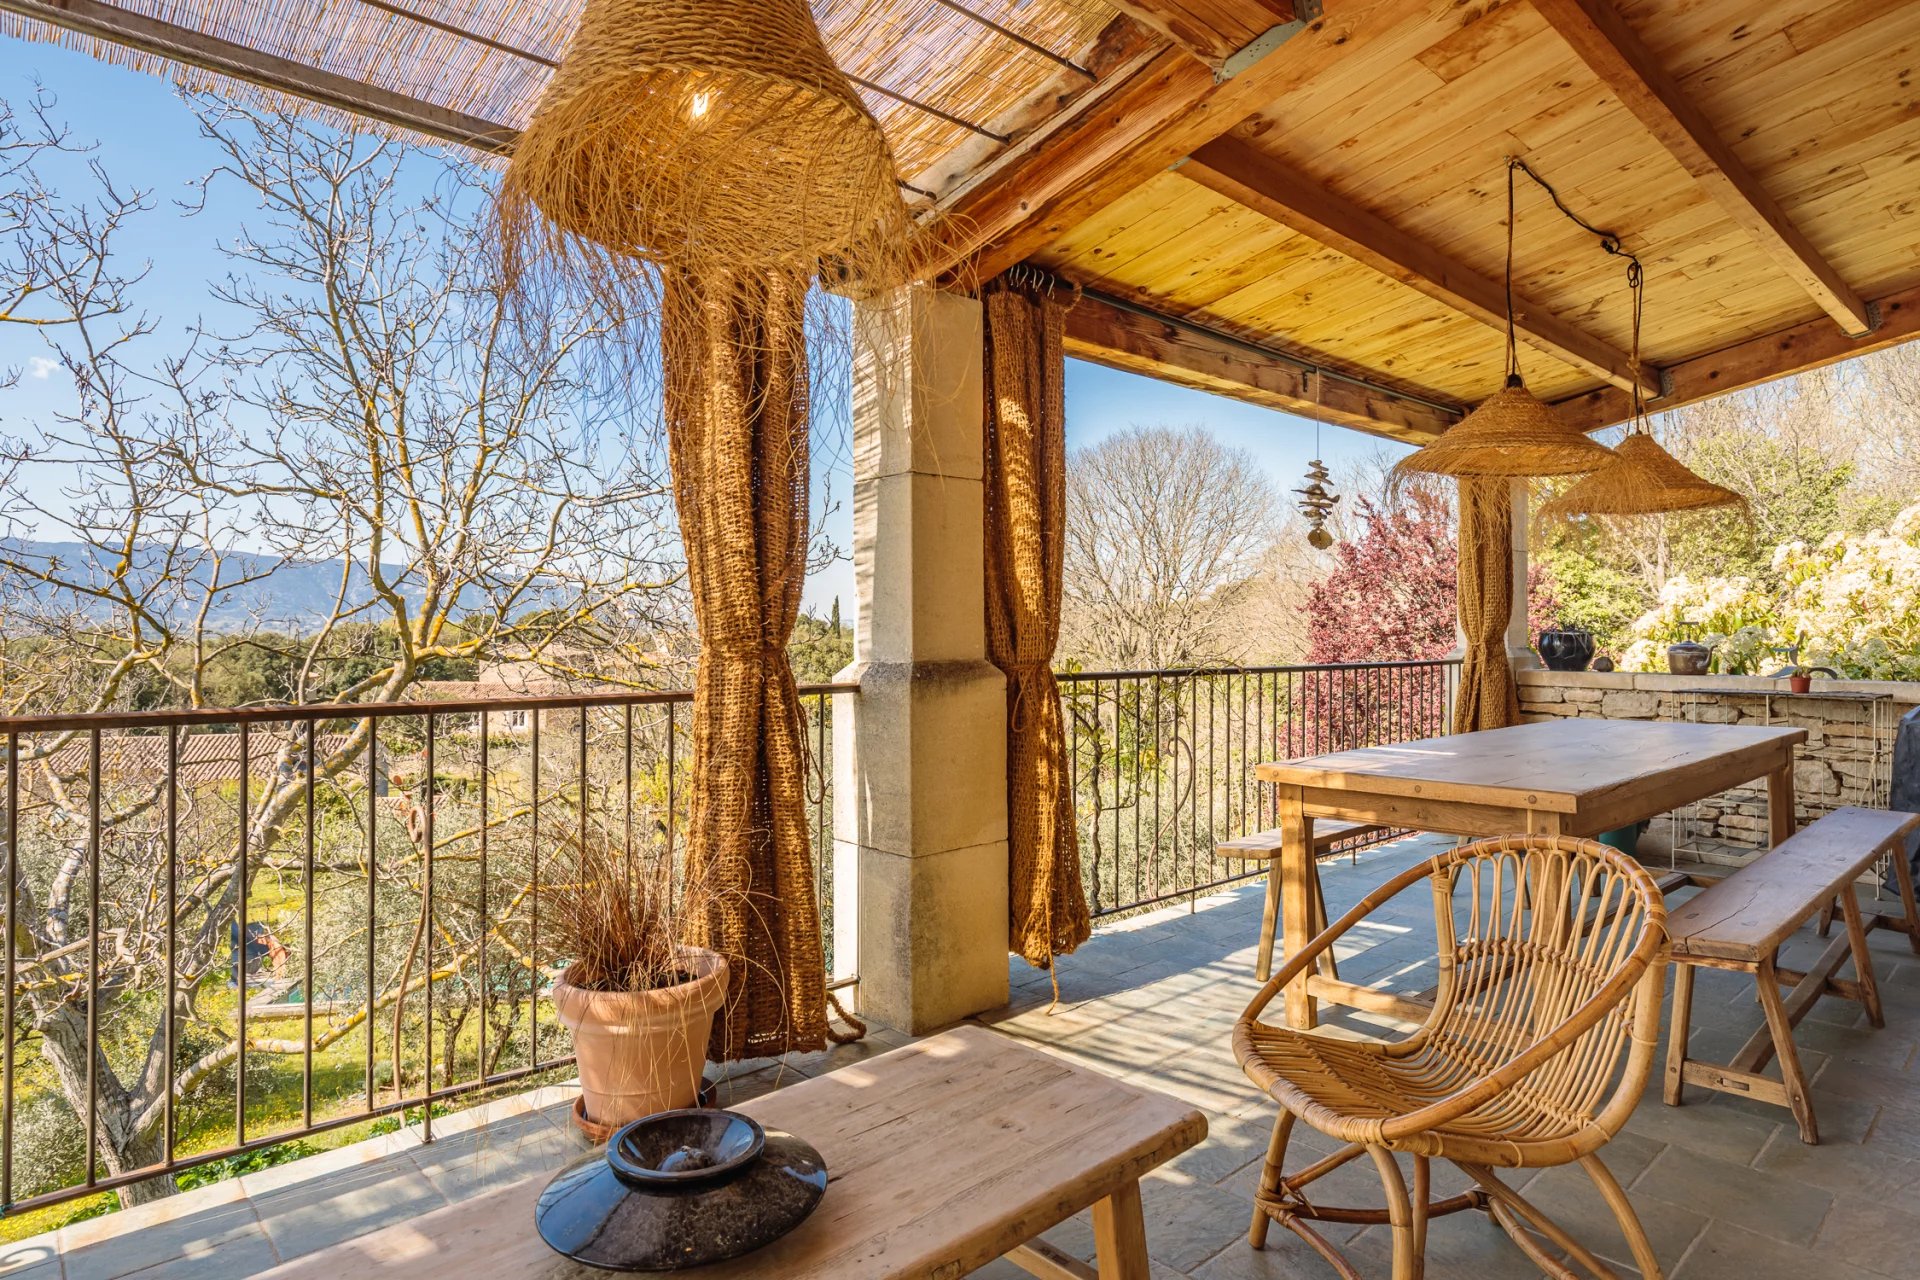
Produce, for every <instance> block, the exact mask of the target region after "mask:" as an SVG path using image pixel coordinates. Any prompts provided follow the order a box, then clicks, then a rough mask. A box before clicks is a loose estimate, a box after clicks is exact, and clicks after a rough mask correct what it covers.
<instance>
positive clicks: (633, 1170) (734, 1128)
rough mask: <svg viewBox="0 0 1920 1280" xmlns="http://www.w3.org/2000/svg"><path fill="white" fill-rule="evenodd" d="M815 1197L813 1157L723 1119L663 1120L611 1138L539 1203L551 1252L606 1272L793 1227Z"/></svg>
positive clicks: (665, 1262) (739, 1250)
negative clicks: (604, 1147)
mask: <svg viewBox="0 0 1920 1280" xmlns="http://www.w3.org/2000/svg"><path fill="white" fill-rule="evenodd" d="M826 1189H827V1167H826V1163H825V1162H824V1161H823V1160H821V1158H820V1153H819V1152H817V1151H815V1150H814V1149H813V1148H812V1147H810V1146H808V1145H807V1144H806V1143H805V1142H803V1141H801V1140H800V1139H798V1138H795V1137H793V1136H792V1135H791V1134H785V1133H780V1132H778V1131H771V1130H762V1129H761V1127H760V1126H759V1125H758V1124H756V1123H754V1122H753V1121H752V1120H751V1119H749V1118H748V1117H746V1116H742V1115H737V1114H735V1113H733V1112H730V1111H701V1110H687V1111H663V1112H660V1113H659V1114H657V1115H652V1116H643V1117H642V1118H640V1119H638V1120H635V1121H634V1122H633V1123H632V1124H629V1125H627V1126H626V1127H624V1128H622V1129H621V1130H619V1131H618V1132H617V1133H615V1134H614V1136H613V1138H612V1139H611V1140H610V1141H609V1142H608V1143H607V1146H606V1149H605V1150H604V1151H599V1150H596V1151H590V1152H588V1153H587V1154H585V1155H583V1156H581V1157H580V1158H579V1159H578V1160H576V1161H574V1162H573V1163H572V1164H571V1165H568V1166H567V1167H566V1168H565V1169H563V1170H561V1171H560V1173H559V1174H558V1175H556V1176H555V1177H554V1179H553V1181H552V1182H550V1183H548V1184H547V1189H546V1190H545V1191H543V1192H542V1193H541V1194H540V1201H539V1204H538V1205H536V1206H535V1208H534V1214H533V1217H534V1225H535V1227H536V1229H537V1230H538V1231H539V1232H540V1237H541V1239H543V1240H545V1241H546V1242H547V1244H548V1245H550V1246H551V1247H552V1248H553V1249H554V1250H555V1251H556V1252H559V1253H563V1254H565V1255H566V1256H567V1257H569V1258H572V1259H574V1260H575V1261H578V1262H584V1263H586V1264H587V1265H589V1266H594V1267H601V1268H604V1269H606V1270H609V1271H678V1270H681V1269H682V1268H685V1267H697V1266H701V1265H703V1264H705V1263H709V1262H718V1261H721V1260H723V1259H726V1258H733V1257H737V1256H739V1255H740V1254H743V1253H746V1252H748V1251H749V1250H752V1249H757V1248H759V1247H761V1246H762V1245H765V1244H768V1243H770V1242H771V1241H773V1240H777V1239H778V1238H779V1237H781V1236H783V1235H785V1234H786V1233H787V1232H789V1231H791V1230H793V1229H794V1228H795V1227H797V1226H799V1225H800V1223H801V1222H802V1221H803V1220H804V1219H805V1218H806V1216H807V1215H808V1214H810V1213H812V1212H813V1210H814V1207H815V1206H816V1205H818V1204H819V1203H820V1198H821V1196H823V1195H824V1194H825V1193H826Z"/></svg>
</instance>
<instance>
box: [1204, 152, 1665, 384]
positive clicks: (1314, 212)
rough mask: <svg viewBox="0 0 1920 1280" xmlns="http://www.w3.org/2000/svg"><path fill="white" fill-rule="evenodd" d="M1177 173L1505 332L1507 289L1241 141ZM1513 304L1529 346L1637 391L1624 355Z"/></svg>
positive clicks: (1655, 378) (1535, 308)
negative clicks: (1634, 388)
mask: <svg viewBox="0 0 1920 1280" xmlns="http://www.w3.org/2000/svg"><path fill="white" fill-rule="evenodd" d="M1179 172H1180V174H1181V175H1182V176H1183V177H1186V178H1189V179H1191V180H1193V181H1194V182H1197V183H1199V184H1200V185H1201V186H1203V187H1206V188H1207V189H1208V190H1210V191H1214V192H1217V193H1219V194H1220V195H1223V196H1226V197H1227V198H1228V199H1230V200H1235V201H1238V202H1239V203H1240V204H1242V205H1245V206H1246V207H1247V208H1249V209H1252V210H1253V211H1254V212H1256V213H1260V214H1264V215H1265V216H1266V217H1269V218H1271V219H1273V220H1274V221H1275V222H1278V223H1280V224H1281V225H1282V226H1285V227H1290V228H1292V229H1293V230H1295V231H1298V232H1299V233H1300V234H1302V235H1304V236H1307V237H1308V238H1309V239H1312V240H1316V241H1318V242H1319V243H1321V244H1324V245H1326V246H1327V247H1328V248H1331V249H1334V250H1337V251H1338V252H1340V253H1343V254H1345V255H1347V256H1348V257H1350V258H1352V259H1354V260H1355V261H1356V262H1361V263H1364V264H1365V265H1367V266H1369V267H1371V268H1373V269H1374V270H1375V271H1378V272H1380V274H1382V275H1384V276H1386V277H1388V278H1389V279H1392V280H1397V281H1398V282H1400V283H1401V284H1404V285H1406V286H1408V287H1409V288H1412V289H1417V290H1419V291H1420V292H1421V293H1423V294H1425V295H1426V296H1427V297H1429V298H1432V299H1433V300H1434V301H1436V302H1439V303H1442V304H1444V305H1446V306H1448V307H1451V308H1453V309H1454V310H1455V311H1459V312H1461V313H1463V314H1465V315H1469V316H1472V317H1473V318H1474V319H1476V320H1479V321H1481V322H1482V323H1484V324H1487V325H1490V326H1493V327H1494V328H1496V329H1502V330H1504V329H1505V327H1506V291H1505V288H1504V287H1503V286H1502V285H1501V283H1500V282H1499V281H1497V280H1490V279H1488V278H1487V277H1485V276H1482V275H1478V274H1476V273H1475V272H1473V271H1469V270H1468V269H1467V268H1465V267H1463V266H1462V265H1460V264H1459V263H1458V262H1455V261H1454V260H1453V259H1451V258H1449V257H1447V256H1445V255H1444V254H1442V253H1439V252H1438V251H1436V250H1434V249H1433V248H1431V247H1430V246H1428V245H1425V244H1422V243H1421V242H1420V241H1418V240H1415V239H1414V238H1413V237H1412V236H1410V235H1408V234H1407V233H1406V232H1404V231H1402V230H1400V229H1399V228H1398V227H1395V226H1394V225H1393V224H1391V223H1389V222H1388V221H1387V220H1386V219H1384V218H1382V217H1380V216H1378V215H1377V214H1373V213H1369V212H1368V211H1367V210H1365V209H1362V208H1360V207H1359V206H1358V205H1355V204H1352V203H1350V202H1349V201H1346V200H1343V199H1341V198H1340V197H1339V196H1336V195H1334V194H1333V193H1332V192H1330V191H1328V190H1327V189H1326V188H1325V187H1323V186H1321V185H1320V184H1319V183H1316V182H1311V181H1308V180H1307V179H1305V178H1303V177H1301V176H1300V175H1299V174H1297V173H1295V172H1294V171H1293V170H1291V169H1289V168H1287V167H1286V166H1285V165H1282V164H1280V163H1278V162H1276V161H1275V160H1273V159H1271V158H1270V157H1268V156H1266V155H1263V154H1261V153H1260V152H1259V151H1256V150H1255V149H1254V148H1253V147H1251V146H1249V145H1248V144H1247V143H1245V142H1242V141H1241V140H1240V139H1238V138H1220V139H1217V140H1215V141H1213V142H1210V143H1208V144H1207V145H1206V146H1204V147H1201V148H1199V149H1198V150H1196V151H1195V152H1194V153H1193V155H1192V157H1191V158H1189V159H1188V161H1187V162H1186V163H1185V164H1183V165H1181V166H1180V169H1179ZM1513 301H1514V312H1515V315H1514V329H1515V330H1516V331H1517V332H1518V334H1519V336H1520V338H1521V340H1522V341H1524V342H1525V343H1527V345H1529V346H1531V347H1535V348H1538V349H1539V350H1541V351H1544V352H1546V353H1547V354H1548V355H1550V356H1553V357H1554V358H1555V359H1557V360H1561V361H1564V362H1565V363H1567V364H1570V365H1573V366H1574V367H1575V368H1579V369H1584V370H1586V371H1587V372H1588V373H1591V374H1593V375H1594V376H1596V377H1599V378H1604V379H1605V380H1606V381H1608V382H1610V383H1612V384H1613V385H1614V386H1616V387H1621V388H1630V387H1632V386H1633V376H1632V369H1633V362H1632V361H1631V360H1629V359H1628V358H1627V354H1626V353H1625V352H1624V351H1620V350H1618V349H1616V348H1614V347H1612V346H1609V345H1608V344H1607V343H1605V342H1603V341H1601V340H1600V339H1599V338H1596V337H1594V336H1593V335H1592V334H1589V333H1587V332H1586V331H1585V330H1583V329H1580V328H1578V327H1577V326H1575V325H1571V324H1568V323H1567V322H1566V321H1564V320H1562V319H1560V318H1559V317H1557V316H1555V315H1553V314H1552V313H1551V312H1549V311H1548V310H1547V309H1546V308H1545V307H1542V306H1539V305H1537V304H1535V303H1532V302H1528V301H1527V300H1526V299H1525V298H1522V297H1520V296H1519V295H1518V294H1515V295H1514V300H1513ZM1640 381H1641V385H1642V387H1643V388H1644V389H1645V390H1646V392H1647V393H1648V394H1650V395H1655V396H1657V395H1659V394H1660V376H1659V374H1658V372H1657V371H1655V370H1653V369H1649V368H1645V367H1642V369H1641V370H1640Z"/></svg>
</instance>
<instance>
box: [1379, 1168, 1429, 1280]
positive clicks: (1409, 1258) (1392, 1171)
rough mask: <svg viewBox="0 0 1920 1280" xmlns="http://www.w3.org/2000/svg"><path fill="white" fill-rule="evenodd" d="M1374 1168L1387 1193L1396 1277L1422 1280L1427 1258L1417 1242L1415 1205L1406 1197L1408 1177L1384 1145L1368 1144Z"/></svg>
mask: <svg viewBox="0 0 1920 1280" xmlns="http://www.w3.org/2000/svg"><path fill="white" fill-rule="evenodd" d="M1367 1154H1368V1155H1370V1156H1372V1157H1373V1167H1374V1168H1375V1169H1376V1170H1378V1171H1379V1173H1380V1185H1381V1187H1382V1188H1383V1189H1384V1190H1385V1191H1386V1193H1387V1222H1388V1223H1389V1224H1390V1225H1391V1227H1392V1229H1393V1280H1420V1273H1421V1271H1423V1270H1424V1269H1425V1267H1424V1263H1425V1259H1423V1258H1422V1257H1421V1256H1420V1251H1419V1248H1418V1246H1417V1245H1416V1243H1415V1241H1414V1232H1413V1206H1412V1204H1411V1203H1409V1202H1408V1199H1407V1180H1406V1179H1405V1178H1403V1177H1401V1176H1400V1165H1399V1163H1398V1162H1397V1161H1395V1160H1394V1158H1393V1152H1391V1151H1389V1150H1387V1149H1386V1148H1385V1147H1372V1146H1370V1147H1368V1148H1367Z"/></svg>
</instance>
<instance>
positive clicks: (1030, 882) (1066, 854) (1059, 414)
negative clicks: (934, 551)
mask: <svg viewBox="0 0 1920 1280" xmlns="http://www.w3.org/2000/svg"><path fill="white" fill-rule="evenodd" d="M1070 305H1071V300H1070V299H1069V298H1067V297H1063V296H1061V294H1060V293H1059V292H1058V291H1056V290H1055V289H1054V288H1053V287H1051V286H1049V285H1046V284H1043V283H1026V284H1020V285H1014V284H1009V283H1006V282H1004V281H1003V282H999V283H996V284H994V285H993V286H991V287H990V288H989V289H988V290H987V292H986V338H987V350H986V392H987V406H986V408H987V412H986V576H987V656H988V657H989V658H991V659H992V661H993V665H994V666H996V667H998V668H1000V670H1001V671H1003V672H1005V673H1006V677H1007V842H1008V873H1009V885H1008V888H1009V894H1008V904H1009V911H1010V920H1009V924H1010V926H1011V927H1010V930H1009V939H1010V941H1009V945H1010V946H1011V947H1012V949H1013V950H1014V951H1015V952H1017V953H1019V955H1021V956H1022V957H1023V958H1025V959H1026V961H1027V962H1028V963H1029V964H1033V965H1040V966H1046V965H1050V964H1051V963H1052V961H1053V957H1055V956H1057V955H1065V954H1066V953H1067V952H1070V951H1072V950H1073V949H1074V948H1075V947H1077V946H1079V945H1080V944H1081V943H1082V942H1085V941H1086V940H1087V935H1088V934H1089V933H1090V932H1091V931H1092V925H1091V923H1090V921H1089V920H1088V917H1087V896H1086V888H1085V886H1084V885H1082V883H1081V880H1080V849H1079V841H1078V839H1077V837H1076V834H1075V829H1074V814H1073V790H1072V779H1071V776H1070V775H1069V773H1068V769H1067V758H1066V736H1065V732H1064V726H1063V724H1062V719H1061V709H1060V691H1059V688H1058V686H1057V685H1056V684H1055V682H1054V678H1053V650H1054V646H1055V645H1056V644H1057V643H1058V642H1059V639H1060V565H1061V559H1062V556H1063V552H1064V546H1065V520H1066V505H1067V484H1066V435H1065V433H1066V401H1065V395H1064V390H1063V386H1062V384H1063V382H1064V380H1065V377H1066V359H1065V354H1064V351H1063V348H1062V345H1061V330H1062V328H1063V323H1064V316H1065V314H1066V310H1067V307H1068V306H1070Z"/></svg>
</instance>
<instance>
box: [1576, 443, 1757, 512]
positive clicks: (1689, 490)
mask: <svg viewBox="0 0 1920 1280" xmlns="http://www.w3.org/2000/svg"><path fill="white" fill-rule="evenodd" d="M1613 453H1614V460H1613V461H1612V462H1610V463H1608V464H1607V465H1606V466H1604V467H1602V468H1601V469H1600V470H1598V471H1596V472H1594V473H1593V474H1592V475H1590V476H1586V477H1584V478H1583V479H1581V480H1580V481H1579V482H1578V483H1577V484H1575V485H1574V486H1573V487H1572V488H1570V489H1568V490H1567V491H1566V492H1565V493H1563V494H1561V495H1560V496H1559V497H1557V498H1555V499H1553V500H1552V501H1551V502H1548V503H1546V504H1545V505H1543V506H1542V507H1541V508H1540V514H1541V516H1542V517H1543V518H1547V519H1553V518H1566V517H1569V516H1583V515H1595V516H1636V515H1655V514H1659V513H1663V512H1673V511H1704V510H1707V509H1709V508H1713V507H1744V506H1745V505H1746V502H1747V500H1746V499H1745V498H1743V497H1741V496H1740V495H1739V494H1737V493H1735V492H1734V491H1733V490H1731V489H1729V488H1726V487H1725V486H1724V485H1717V484H1715V483H1713V482H1712V481H1711V480H1707V479H1704V478H1702V477H1701V476H1698V475H1696V474H1694V472H1692V471H1691V470H1689V469H1688V468H1687V467H1686V465H1685V464H1683V463H1682V462H1681V461H1680V460H1679V459H1678V458H1675V457H1674V456H1673V455H1672V454H1671V453H1668V452H1667V451H1666V450H1665V449H1664V448H1662V447H1661V445H1660V442H1659V441H1658V440H1655V439H1654V438H1653V436H1652V435H1650V434H1648V433H1647V432H1645V431H1634V432H1632V433H1631V434H1629V435H1628V436H1627V438H1626V439H1625V440H1622V441H1621V442H1620V443H1619V444H1618V445H1616V446H1614V450H1613Z"/></svg>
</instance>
